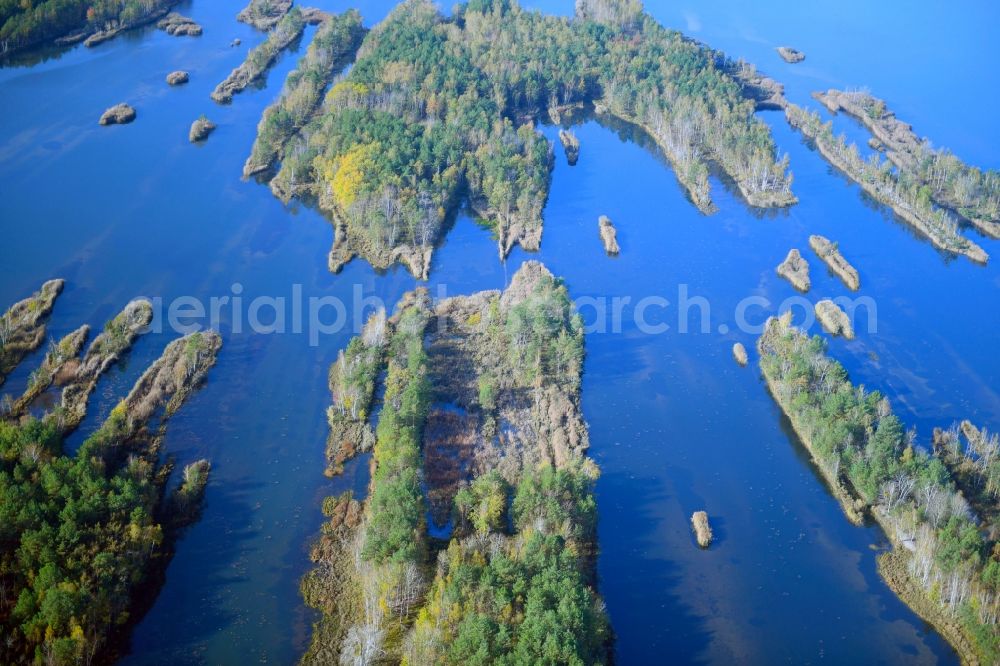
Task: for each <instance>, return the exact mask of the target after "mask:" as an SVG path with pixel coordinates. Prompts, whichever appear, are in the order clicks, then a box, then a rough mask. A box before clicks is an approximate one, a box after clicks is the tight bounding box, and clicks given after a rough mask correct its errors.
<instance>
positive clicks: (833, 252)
mask: <svg viewBox="0 0 1000 666" xmlns="http://www.w3.org/2000/svg"><path fill="white" fill-rule="evenodd" d="M809 247H811V248H812V250H813V252H815V253H816V255H817V256H818V257H819V258H820V259H822V260H823V261H824V262H825V263H826V265H827V266H828V267H829V268H830V270H831V271H833V272H834V273H835V274H836V275H837V277H839V278H840V279H841V281H842V282H843V283H844V285H845V286H846V287H847V288H848V289H850V290H851V291H857V290H858V289H859V288H860V287H861V278H860V277H859V276H858V269H856V268H855V267H854V266H851V264H850V263H848V261H847V259H844V255H842V254H841V253H840V247H839V246H838V244H837V243H834V242H832V241H830V239H829V238H825V237H823V236H819V235H812V236H810V237H809Z"/></svg>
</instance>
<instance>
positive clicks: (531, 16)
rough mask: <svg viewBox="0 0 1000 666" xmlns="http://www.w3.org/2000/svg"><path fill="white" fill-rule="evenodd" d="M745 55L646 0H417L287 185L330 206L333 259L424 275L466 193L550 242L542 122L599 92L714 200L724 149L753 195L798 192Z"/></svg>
mask: <svg viewBox="0 0 1000 666" xmlns="http://www.w3.org/2000/svg"><path fill="white" fill-rule="evenodd" d="M735 70H736V64H735V63H733V62H731V61H729V60H727V59H726V58H725V56H724V55H723V54H721V53H719V52H717V51H713V50H711V49H709V48H707V47H705V46H704V45H701V44H699V43H697V42H694V41H692V40H689V39H687V38H685V37H683V36H682V35H681V34H680V33H678V32H674V31H670V30H667V29H665V28H663V27H661V26H660V25H659V24H657V23H656V22H655V21H654V20H653V19H652V18H651V17H650V16H648V15H647V14H645V13H644V12H643V11H642V7H641V5H640V4H639V3H638V2H630V3H621V2H611V1H609V0H585V1H582V2H579V3H577V12H576V14H575V16H574V17H573V18H571V19H567V18H561V17H557V16H547V15H543V14H541V13H538V12H532V11H525V10H522V9H521V8H520V7H519V6H518V5H517V4H516V3H515V2H510V1H507V0H475V1H474V2H471V3H469V4H466V5H458V6H457V7H456V8H455V11H454V12H453V13H452V15H451V16H444V15H442V14H440V13H439V12H438V11H437V9H435V7H434V6H432V5H431V4H430V3H427V2H421V1H420V0H408V1H406V2H403V3H401V4H400V5H399V6H398V7H397V8H396V9H394V10H393V11H392V12H391V13H390V14H389V16H388V17H387V18H386V19H385V20H384V21H383V22H381V23H380V24H379V25H378V26H376V27H375V28H374V29H372V30H371V31H370V32H369V33H368V34H367V35H366V36H365V38H364V41H363V43H362V45H361V48H360V49H359V50H358V53H357V58H356V60H355V63H354V66H353V67H352V68H351V70H350V71H349V72H348V73H347V74H346V76H344V77H343V78H342V79H341V80H339V81H337V82H336V83H335V85H333V86H332V88H331V89H330V91H329V92H328V93H327V95H326V98H325V100H324V102H323V105H322V109H321V110H320V112H319V113H317V114H316V115H315V116H314V117H313V118H312V119H311V120H310V121H309V122H307V123H306V124H305V126H303V127H302V128H301V129H299V130H298V131H297V132H296V133H295V135H294V137H293V138H292V139H291V140H290V141H288V142H287V143H286V146H285V149H284V154H283V155H282V156H281V167H280V169H279V170H278V172H277V174H276V176H275V177H274V179H273V180H271V188H272V190H273V191H274V192H275V194H276V195H277V196H279V197H280V198H281V199H282V200H283V201H286V202H287V201H288V200H289V199H290V198H292V197H296V196H299V197H303V198H306V199H308V200H312V201H315V202H316V203H317V205H318V206H319V208H321V209H322V210H323V211H324V212H326V213H327V214H328V215H329V216H330V217H331V218H332V222H333V226H334V229H335V241H334V244H333V247H332V249H331V251H330V255H329V259H328V264H329V267H330V269H331V270H332V271H334V272H336V271H338V270H339V269H340V268H341V267H342V266H343V265H344V264H346V263H347V262H348V261H350V260H351V259H352V258H353V257H355V256H357V255H360V256H362V257H364V258H365V259H366V260H367V261H369V263H371V264H372V265H373V266H375V267H376V268H387V267H388V266H390V265H392V264H394V263H397V262H399V263H403V264H404V265H406V266H407V268H408V269H409V270H410V272H411V273H412V274H413V275H414V276H416V277H418V278H426V277H427V273H428V270H429V267H430V261H431V255H432V252H433V248H434V245H435V244H436V243H437V242H438V241H440V239H441V236H442V234H443V232H444V230H445V228H446V226H447V221H448V220H449V219H450V216H452V215H453V214H454V212H455V211H456V210H457V207H458V206H459V205H460V204H461V203H462V202H463V201H467V202H468V203H469V204H470V205H471V207H472V209H473V210H474V211H475V213H476V215H477V216H478V217H479V218H480V219H481V220H482V221H483V222H484V223H485V224H486V225H487V226H489V227H490V228H491V229H492V231H493V233H494V234H495V237H496V240H497V249H498V253H499V255H500V257H501V258H502V257H505V256H507V254H508V253H509V252H510V251H511V249H512V247H513V246H514V245H521V246H522V247H523V248H524V249H525V250H529V251H532V250H537V249H538V248H539V246H540V243H541V236H542V219H541V213H542V209H543V207H544V204H545V199H546V197H547V195H548V188H549V179H550V171H551V168H552V160H553V149H552V146H551V145H550V143H549V142H548V141H547V140H546V139H545V137H543V136H542V135H541V134H540V132H539V131H538V128H537V124H538V123H539V122H544V121H545V120H546V119H552V118H559V117H561V110H564V109H566V110H568V109H576V108H582V107H583V106H584V105H588V104H592V105H594V107H595V109H596V110H597V111H598V112H599V113H605V114H611V115H612V116H615V117H617V118H620V119H622V120H626V121H628V122H630V123H632V124H635V125H637V126H639V127H642V128H643V129H644V130H645V131H646V132H647V133H648V134H649V135H650V136H651V137H652V138H653V139H654V141H655V143H656V144H657V145H658V146H659V147H660V148H661V149H662V150H663V152H664V153H665V155H666V156H667V157H668V159H669V161H670V162H671V163H672V165H673V167H674V171H675V174H676V175H677V178H678V180H679V181H680V182H681V183H682V184H683V185H684V187H685V188H686V189H687V190H688V192H689V194H690V198H691V200H692V201H693V202H694V203H695V204H696V205H697V206H699V208H701V209H702V210H703V211H705V212H709V211H711V210H712V209H713V206H712V205H711V199H710V196H709V180H708V175H709V167H710V165H717V166H718V167H719V168H720V169H721V170H722V171H723V172H725V173H726V174H727V175H728V176H729V177H730V178H731V179H732V181H733V182H734V183H735V184H736V187H737V188H738V189H739V190H740V192H741V193H742V194H743V196H744V197H745V198H746V200H747V201H748V203H749V204H750V205H753V206H783V205H789V204H791V203H794V202H795V197H794V196H793V195H792V194H791V190H790V186H791V175H790V174H789V173H787V164H788V162H787V158H783V159H780V160H779V159H778V158H777V157H776V154H775V153H776V149H775V145H774V141H773V139H772V137H771V134H770V130H769V129H768V127H767V125H766V124H765V123H764V122H763V121H761V120H759V119H757V118H756V117H755V115H754V109H755V104H754V100H752V99H748V98H747V97H746V96H745V95H744V87H743V86H742V85H741V83H740V81H739V80H738V79H737V77H736V75H735V74H734V72H735ZM638 72H642V75H641V76H640V75H639V74H638ZM263 163H264V160H261V161H259V162H258V161H256V160H254V161H253V162H251V163H249V164H248V167H247V170H246V172H247V173H252V172H254V171H255V170H256V169H257V168H258V166H259V165H261V164H263ZM268 163H270V160H268Z"/></svg>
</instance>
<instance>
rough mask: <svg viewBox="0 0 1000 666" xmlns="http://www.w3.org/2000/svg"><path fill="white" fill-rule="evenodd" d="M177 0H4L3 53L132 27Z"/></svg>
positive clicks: (0, 17) (0, 14)
mask: <svg viewBox="0 0 1000 666" xmlns="http://www.w3.org/2000/svg"><path fill="white" fill-rule="evenodd" d="M176 2H177V0H0V54H3V53H8V52H13V51H17V50H18V49H22V48H25V47H28V46H33V45H35V44H39V43H41V42H44V41H47V40H51V39H56V38H58V37H62V36H64V35H66V34H68V33H70V32H77V31H82V32H88V33H93V32H98V31H100V30H107V29H112V28H119V27H128V26H132V25H136V24H138V23H141V22H143V21H144V20H145V19H147V18H149V17H151V16H153V15H155V14H157V13H158V12H161V11H166V8H167V7H170V6H171V5H174V4H176Z"/></svg>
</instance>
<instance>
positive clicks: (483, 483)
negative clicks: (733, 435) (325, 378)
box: [303, 262, 609, 664]
mask: <svg viewBox="0 0 1000 666" xmlns="http://www.w3.org/2000/svg"><path fill="white" fill-rule="evenodd" d="M582 356H583V335H582V324H581V323H580V320H579V317H578V316H577V315H576V314H575V313H574V312H573V307H572V304H571V302H570V300H569V296H568V293H567V291H566V288H565V286H564V285H562V284H561V283H560V282H559V281H558V280H556V279H555V278H554V277H553V276H552V275H551V274H550V273H549V272H548V271H547V270H546V269H545V268H544V267H542V266H541V265H540V264H537V263H535V262H528V263H527V264H525V266H524V267H522V268H521V269H520V270H519V271H518V273H517V274H515V276H514V278H513V280H512V282H511V285H510V286H509V287H508V289H507V290H506V291H505V292H504V293H503V294H501V293H499V292H481V293H479V294H474V295H472V296H469V297H456V298H453V299H447V300H445V301H442V302H441V303H438V304H437V305H436V306H435V305H432V304H431V303H430V300H429V298H428V296H427V294H426V292H423V291H418V292H414V293H413V294H410V295H408V296H407V297H404V300H403V302H402V304H401V306H400V310H399V312H397V314H396V315H394V316H393V317H392V318H389V319H388V320H387V319H386V318H385V316H384V314H378V313H377V314H376V315H374V316H373V317H372V319H371V320H370V321H369V323H368V325H367V326H366V328H365V331H364V333H363V334H362V335H361V336H359V337H357V338H355V339H354V340H352V342H351V343H350V345H348V347H347V349H346V350H345V352H344V353H342V354H341V355H340V356H339V358H338V360H337V362H336V363H335V364H334V366H333V368H331V373H330V383H331V389H332V391H333V397H334V404H333V405H332V406H331V410H330V422H331V423H330V424H331V430H332V432H333V433H335V435H334V438H333V442H332V443H333V444H335V446H334V447H333V448H334V449H336V448H337V446H347V447H349V448H350V449H351V451H355V450H356V446H364V444H363V443H362V440H363V438H361V439H359V440H358V441H357V442H351V441H349V440H350V438H351V437H355V438H356V437H357V432H358V431H357V428H356V427H349V424H352V423H353V424H355V425H360V424H365V425H366V424H367V418H368V411H369V409H370V407H371V405H372V404H373V403H375V402H378V403H380V405H381V409H380V411H379V416H378V423H377V428H376V433H375V440H376V441H375V443H374V471H373V474H372V479H371V484H370V488H369V495H368V497H367V499H366V500H365V501H364V502H362V503H359V502H358V501H357V500H356V499H354V498H353V497H350V496H346V497H340V498H333V497H331V498H328V499H327V501H326V502H325V504H324V512H325V513H326V515H327V516H328V517H330V518H331V520H330V522H328V523H326V524H325V525H324V531H323V535H322V537H321V539H320V541H319V542H318V544H317V545H316V547H315V548H314V550H313V558H314V559H315V560H316V561H317V563H318V565H319V566H317V568H316V569H314V570H313V571H312V572H311V573H310V574H309V575H308V576H307V577H306V579H305V581H304V583H303V591H304V593H305V596H306V599H307V601H309V603H311V604H313V605H315V606H317V607H319V608H320V609H322V610H323V611H324V616H323V619H322V620H321V621H320V622H319V623H318V624H317V626H316V629H315V631H314V635H313V644H312V646H311V648H310V650H309V652H308V653H307V655H306V656H305V658H304V662H305V663H318V664H320V663H331V662H333V661H336V660H340V662H341V663H346V662H351V663H371V660H373V659H376V660H377V659H387V660H390V661H401V662H402V663H407V664H439V663H447V664H460V663H466V662H470V661H471V663H477V664H487V663H492V664H537V663H546V664H574V663H579V664H594V663H603V662H605V661H606V660H607V649H608V643H609V629H608V621H607V617H606V614H605V611H604V606H603V602H602V601H601V600H600V598H599V597H598V595H597V593H596V591H595V589H594V587H595V583H594V571H593V567H594V558H595V553H596V548H595V540H596V523H597V511H596V502H595V499H594V494H593V485H594V482H595V480H596V478H597V476H598V470H597V467H596V465H594V464H593V462H592V461H591V460H589V459H588V458H587V457H586V456H585V449H586V446H587V435H586V426H585V425H584V423H583V420H582V417H581V415H580V410H579V388H580V387H579V381H580V372H581V367H582ZM383 369H384V371H385V373H384V375H383V374H382V371H383ZM379 377H384V378H383V379H379ZM379 383H382V384H383V385H384V388H385V390H384V394H383V395H382V396H381V397H380V398H378V399H377V400H376V398H375V395H376V393H377V391H376V385H377V384H379ZM501 427H502V432H501ZM337 453H338V451H336V450H332V451H331V454H337ZM339 453H342V452H339ZM339 459H340V460H342V459H343V456H342V455H340V456H339ZM431 522H434V523H435V524H436V525H438V526H439V528H440V525H441V524H444V523H447V524H449V525H451V527H450V528H449V529H448V530H447V537H446V538H447V543H445V542H444V541H443V539H442V536H441V534H440V533H438V534H437V535H436V537H437V538H432V537H431V536H430V533H429V530H428V528H429V526H430V523H431ZM352 660H353V661H352Z"/></svg>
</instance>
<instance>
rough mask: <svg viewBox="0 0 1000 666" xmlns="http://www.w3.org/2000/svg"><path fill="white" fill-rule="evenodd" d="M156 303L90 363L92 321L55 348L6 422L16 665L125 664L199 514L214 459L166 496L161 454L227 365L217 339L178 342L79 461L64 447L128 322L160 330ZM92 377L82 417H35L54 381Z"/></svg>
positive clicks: (167, 463)
mask: <svg viewBox="0 0 1000 666" xmlns="http://www.w3.org/2000/svg"><path fill="white" fill-rule="evenodd" d="M47 284H49V283H47ZM137 303H139V302H137ZM15 307H16V306H15ZM148 308H149V304H148V303H145V307H142V306H138V305H136V306H134V307H127V308H126V309H125V311H124V312H123V317H121V318H116V319H115V320H114V321H115V322H116V323H114V324H113V325H112V326H110V327H109V328H108V329H107V330H105V332H104V333H102V334H101V336H98V338H96V339H95V340H94V342H93V344H92V345H91V348H90V351H88V353H87V355H86V356H85V357H84V359H82V360H81V359H79V358H78V354H79V352H80V350H81V349H82V347H83V342H84V339H85V338H86V335H87V333H88V330H89V329H88V328H87V327H86V326H83V327H81V328H79V329H77V330H76V331H75V332H73V333H71V334H70V335H68V336H67V337H66V338H64V339H63V340H62V341H60V342H59V343H58V344H55V345H53V347H52V348H51V349H50V351H49V353H47V354H46V355H45V358H44V359H43V361H42V364H41V366H40V367H39V368H38V369H37V370H36V372H35V373H34V375H33V377H34V378H35V380H34V381H33V383H32V384H31V386H29V390H28V393H26V394H25V396H23V397H22V399H21V400H19V401H18V402H17V403H15V410H13V411H8V412H5V413H0V489H2V490H0V495H2V498H3V501H2V502H0V504H2V506H3V512H4V519H3V521H2V522H0V536H2V542H3V547H2V548H0V579H2V582H3V588H2V594H0V618H3V622H4V625H3V626H4V633H5V635H4V640H3V641H2V642H0V662H2V663H4V664H27V663H51V664H85V663H105V662H110V661H113V660H114V659H115V658H116V657H118V656H120V655H121V651H122V647H123V645H124V642H125V639H126V637H127V634H128V629H129V628H130V627H131V626H132V625H133V624H134V623H135V621H136V620H137V619H138V617H139V616H140V615H141V611H142V608H141V606H139V605H137V604H138V601H139V596H140V595H142V596H148V595H149V594H151V593H155V591H156V588H157V587H158V586H159V584H160V583H161V582H162V580H163V576H164V572H165V569H166V565H167V563H168V562H169V560H170V558H171V556H172V554H173V550H174V544H175V542H176V540H177V538H178V537H179V536H180V533H181V531H182V530H183V529H184V527H186V526H187V525H188V524H189V523H190V522H191V521H193V520H195V519H196V518H197V515H198V512H199V507H200V504H201V501H202V497H203V494H204V489H205V484H206V483H207V481H208V473H209V468H210V465H209V463H208V462H207V461H204V460H200V461H195V462H192V463H191V464H189V465H187V466H186V467H185V469H184V471H183V474H182V478H181V479H180V481H179V483H177V484H176V486H175V487H174V489H173V490H172V491H170V492H167V490H166V488H167V481H168V479H169V477H170V475H171V471H172V469H173V466H174V463H173V462H172V461H171V460H169V459H167V460H164V459H163V457H162V455H161V454H162V451H161V449H162V444H163V437H164V432H165V428H166V425H167V421H168V419H169V418H170V416H171V415H173V414H174V413H175V412H176V411H177V410H178V409H179V408H180V407H181V405H182V404H183V403H184V401H185V400H186V399H187V398H188V397H189V396H190V395H191V394H192V393H193V392H194V391H195V390H196V389H197V387H198V386H199V385H201V384H202V383H203V382H204V380H205V377H206V375H207V373H208V370H209V368H211V367H212V365H213V364H214V363H215V358H216V355H217V353H218V351H219V348H220V346H221V339H220V337H219V336H218V334H216V333H213V332H207V333H193V334H190V335H188V336H185V337H183V338H180V339H177V340H174V341H172V342H170V343H169V344H168V345H167V347H166V349H165V350H164V352H163V354H162V355H161V356H160V358H159V359H158V360H157V361H155V362H154V363H153V364H152V365H151V366H150V367H149V368H148V369H147V370H146V372H145V373H144V374H143V375H142V376H141V377H140V378H139V380H138V381H137V382H136V383H135V386H134V387H133V388H132V390H131V391H130V392H129V393H128V395H126V396H125V397H124V398H123V399H122V400H121V401H120V402H119V403H118V405H117V406H116V407H115V408H114V409H112V410H111V413H110V414H109V415H108V417H107V419H106V420H105V421H104V423H103V424H102V425H101V426H100V427H99V428H97V429H96V430H95V431H94V432H93V433H92V434H91V435H90V436H89V437H87V438H86V440H85V441H84V442H83V443H82V444H81V445H80V447H79V449H78V450H77V451H76V452H70V451H69V450H67V447H66V444H65V437H66V435H67V434H68V432H69V430H70V429H71V428H69V427H68V425H69V424H70V423H72V422H77V423H78V422H79V420H80V419H81V418H82V410H84V409H85V406H86V395H89V392H90V389H92V388H93V384H94V382H93V381H91V379H92V378H94V377H95V376H96V374H95V373H96V372H98V369H103V368H106V367H107V364H108V362H110V359H112V358H117V352H121V351H123V350H124V348H125V347H126V346H127V344H126V342H127V340H126V338H123V337H122V336H123V335H124V336H126V337H127V335H128V334H127V333H125V332H124V330H121V329H118V328H116V326H117V324H118V323H121V324H123V325H125V326H126V327H127V326H129V325H130V324H133V323H136V321H145V322H146V323H148V321H149V319H148V318H146V316H145V315H144V314H141V313H147V314H148ZM137 315H138V316H139V319H138V320H136V319H135V317H136V316H137ZM126 330H127V329H126ZM81 375H83V376H84V378H83V379H82V381H84V382H85V383H86V384H87V386H88V389H87V390H85V391H84V392H83V393H76V394H74V395H82V396H83V397H82V400H73V399H71V402H72V403H73V405H72V407H71V409H73V410H81V412H80V413H79V414H71V413H70V412H69V410H68V409H67V407H66V406H65V405H63V404H60V405H58V406H56V407H55V408H53V409H50V410H47V411H45V413H44V414H43V415H42V416H41V417H40V418H36V417H35V416H33V415H25V414H24V413H23V412H24V408H25V407H26V406H27V404H28V403H30V402H31V401H32V400H34V398H36V397H37V396H38V395H40V393H41V392H42V391H44V390H45V388H47V387H48V385H49V384H51V383H52V381H56V382H58V383H65V382H68V385H67V388H66V390H67V391H68V390H69V387H70V386H73V385H76V382H77V381H78V380H77V379H76V377H80V376H81ZM64 396H65V393H64ZM40 544H45V547H39V545H40Z"/></svg>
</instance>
